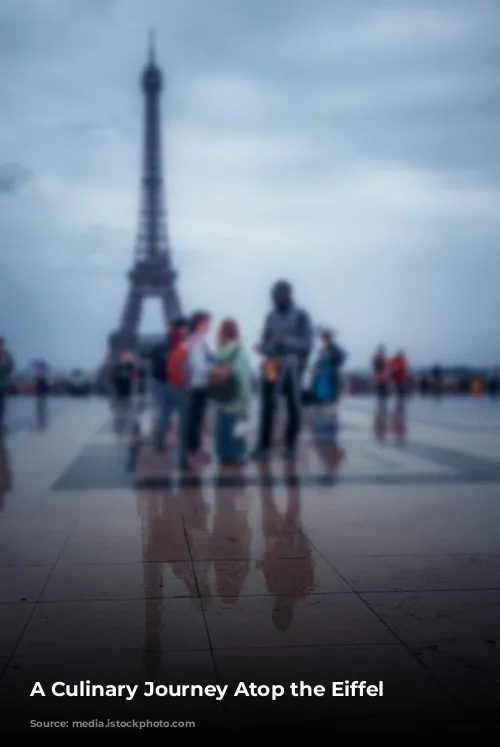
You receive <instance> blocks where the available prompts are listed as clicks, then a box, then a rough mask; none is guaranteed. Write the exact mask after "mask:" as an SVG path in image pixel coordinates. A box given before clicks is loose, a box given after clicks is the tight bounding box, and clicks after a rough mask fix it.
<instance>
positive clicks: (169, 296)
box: [108, 32, 181, 362]
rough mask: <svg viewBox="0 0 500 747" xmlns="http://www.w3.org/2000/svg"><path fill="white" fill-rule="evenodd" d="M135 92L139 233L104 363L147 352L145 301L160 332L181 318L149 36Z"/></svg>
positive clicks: (158, 86)
mask: <svg viewBox="0 0 500 747" xmlns="http://www.w3.org/2000/svg"><path fill="white" fill-rule="evenodd" d="M141 88H142V91H143V94H144V146H143V148H144V150H143V172H142V185H141V186H142V195H141V212H140V219H139V231H138V235H137V243H136V248H135V255H134V264H133V267H132V269H131V271H130V272H129V274H128V278H129V289H128V293H127V297H126V299H125V305H124V307H123V312H122V316H121V320H120V325H119V327H118V330H117V331H116V332H114V333H112V334H111V335H110V337H109V341H108V345H109V357H108V362H111V361H113V360H116V357H117V356H119V355H120V353H121V352H123V351H124V350H130V351H134V352H136V353H141V352H144V350H145V348H146V347H147V340H145V339H142V340H141V339H140V336H139V326H140V321H141V314H142V307H143V304H144V300H145V299H147V298H159V299H160V301H161V305H162V310H163V317H164V321H165V329H166V328H167V326H168V324H169V322H172V321H173V320H174V319H176V318H178V317H180V316H181V304H180V301H179V297H178V294H177V288H176V280H177V273H176V272H175V270H174V268H173V266H172V259H171V256H170V241H169V236H168V231H167V221H166V215H165V208H164V193H163V174H162V152H161V92H162V88H163V76H162V73H161V70H160V68H159V67H158V65H157V64H156V55H155V45H154V36H153V33H152V32H150V44H149V60H148V63H147V65H146V67H145V69H144V71H143V74H142V79H141Z"/></svg>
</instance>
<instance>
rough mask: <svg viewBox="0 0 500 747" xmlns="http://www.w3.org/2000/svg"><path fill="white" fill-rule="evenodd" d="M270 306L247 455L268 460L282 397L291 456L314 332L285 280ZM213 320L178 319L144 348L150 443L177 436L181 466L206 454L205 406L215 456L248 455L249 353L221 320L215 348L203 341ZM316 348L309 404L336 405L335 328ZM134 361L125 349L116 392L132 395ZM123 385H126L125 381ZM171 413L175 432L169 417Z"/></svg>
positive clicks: (227, 459)
mask: <svg viewBox="0 0 500 747" xmlns="http://www.w3.org/2000/svg"><path fill="white" fill-rule="evenodd" d="M272 304H273V308H272V310H271V312H270V313H269V314H268V316H267V318H266V320H265V324H264V329H263V333H262V336H261V340H260V342H259V344H258V345H257V346H256V348H255V351H256V352H257V353H258V354H259V356H260V357H261V359H262V365H261V382H260V384H261V386H260V418H259V428H258V438H257V442H256V444H255V445H254V449H253V451H252V452H251V454H250V456H251V457H252V458H253V459H255V460H257V461H260V462H265V461H267V460H269V459H270V457H271V453H272V450H273V444H274V426H275V419H276V412H277V409H278V403H279V400H280V399H281V398H283V400H284V404H285V408H286V426H285V433H284V444H283V445H284V454H283V456H284V458H285V459H287V460H294V459H295V457H296V452H297V441H298V437H299V433H300V429H301V411H302V406H303V404H305V402H304V398H303V380H304V374H305V371H306V368H307V364H308V361H309V359H310V357H311V353H312V349H313V343H314V330H313V327H312V324H311V320H310V317H309V315H308V314H307V313H306V312H305V311H304V310H302V309H300V308H298V307H297V306H296V304H295V302H294V298H293V290H292V287H291V285H290V284H289V283H288V282H286V281H279V282H277V283H276V284H275V285H274V287H273V289H272ZM211 325H212V319H211V316H210V314H209V313H207V312H204V311H198V312H196V313H195V314H193V315H192V316H191V317H190V318H189V319H178V320H177V321H175V322H174V323H173V324H172V326H171V328H170V329H169V331H168V334H167V336H166V338H165V340H164V341H162V342H161V343H159V344H158V345H157V346H156V347H155V348H154V349H153V350H152V351H151V353H150V356H149V369H150V375H151V379H152V385H153V394H154V400H155V404H156V414H157V417H156V423H155V434H154V438H155V447H156V450H157V451H159V452H161V451H163V450H164V449H165V448H166V446H167V444H168V442H169V441H170V443H171V444H172V442H173V441H174V440H175V437H176V435H177V440H178V443H179V446H180V462H181V467H182V468H183V469H190V470H191V469H194V470H197V469H199V468H200V467H202V466H203V465H204V464H206V463H207V461H208V460H209V459H210V455H209V453H207V452H206V451H205V450H204V448H203V433H204V423H205V416H206V413H207V405H208V404H209V403H210V402H212V403H213V404H214V405H215V409H216V421H215V449H216V454H217V457H218V458H219V460H220V461H221V462H222V463H225V464H232V465H237V464H239V463H241V462H242V461H243V460H244V459H245V458H246V452H247V435H248V432H249V428H248V421H249V408H250V403H251V400H252V396H253V384H254V381H253V371H252V365H251V358H250V354H249V352H248V351H247V349H246V347H245V345H244V344H243V341H242V339H241V333H240V329H239V325H238V323H237V322H236V321H235V320H234V319H225V320H224V321H223V322H222V323H221V324H220V327H219V329H218V332H217V338H216V340H217V341H216V347H215V350H211V349H210V345H209V342H208V337H209V333H210V330H211ZM320 340H321V351H320V353H319V357H318V360H317V362H316V365H315V366H314V374H313V381H312V388H311V392H310V397H309V399H308V401H309V402H314V403H326V402H332V403H333V402H336V401H337V399H338V396H339V393H340V373H339V372H340V368H341V366H342V365H343V363H344V360H345V354H344V352H343V351H342V350H341V349H340V348H339V347H338V345H337V344H336V343H335V341H334V336H333V333H331V332H329V331H321V333H320ZM133 370H134V361H133V359H132V357H131V356H129V355H128V354H125V355H124V356H123V357H122V358H121V359H120V361H119V362H118V363H117V365H116V366H115V369H114V371H113V381H114V383H115V393H116V395H117V397H118V398H119V399H121V400H123V399H124V398H126V397H128V396H129V395H130V391H131V389H130V386H131V384H130V382H131V381H132V377H133ZM127 382H128V383H127ZM175 415H177V422H178V428H177V434H176V432H175V430H174V429H175V418H174V416H175Z"/></svg>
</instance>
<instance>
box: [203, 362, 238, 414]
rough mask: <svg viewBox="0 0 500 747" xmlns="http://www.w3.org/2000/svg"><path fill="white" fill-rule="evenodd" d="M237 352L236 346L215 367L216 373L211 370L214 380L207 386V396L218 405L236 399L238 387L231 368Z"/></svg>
mask: <svg viewBox="0 0 500 747" xmlns="http://www.w3.org/2000/svg"><path fill="white" fill-rule="evenodd" d="M238 353H239V349H238V348H236V350H235V351H234V352H233V354H232V355H231V356H230V357H229V358H228V360H227V361H225V362H224V363H223V364H221V365H220V366H218V367H217V369H216V370H217V371H218V373H217V375H215V371H214V372H212V376H213V377H214V379H215V380H213V381H212V382H211V384H210V386H209V388H208V396H209V397H210V398H211V399H213V400H214V401H215V402H217V403H218V404H220V405H227V404H230V403H231V402H234V401H235V400H237V399H238V396H239V391H240V387H239V383H238V379H237V378H236V376H235V373H234V370H233V363H234V361H235V360H236V357H237V355H238ZM221 374H222V376H221Z"/></svg>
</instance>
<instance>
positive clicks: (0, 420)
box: [0, 389, 5, 431]
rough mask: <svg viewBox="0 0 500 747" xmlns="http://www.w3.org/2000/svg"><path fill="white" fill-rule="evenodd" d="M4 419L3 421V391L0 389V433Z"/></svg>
mask: <svg viewBox="0 0 500 747" xmlns="http://www.w3.org/2000/svg"><path fill="white" fill-rule="evenodd" d="M4 419H5V392H4V390H3V389H0V431H1V430H2V429H3V427H4Z"/></svg>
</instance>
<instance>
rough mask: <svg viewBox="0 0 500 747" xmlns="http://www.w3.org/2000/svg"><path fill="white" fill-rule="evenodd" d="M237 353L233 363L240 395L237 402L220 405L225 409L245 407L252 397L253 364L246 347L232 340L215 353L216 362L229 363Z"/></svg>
mask: <svg viewBox="0 0 500 747" xmlns="http://www.w3.org/2000/svg"><path fill="white" fill-rule="evenodd" d="M233 355H235V358H234V360H233V361H232V363H231V365H232V368H233V371H234V375H235V377H236V380H237V382H238V386H239V391H240V396H239V397H238V399H237V400H236V401H235V402H231V403H229V404H227V405H220V407H221V409H223V410H241V409H245V408H246V407H247V405H248V403H249V402H250V400H251V398H252V366H251V364H250V358H249V356H248V353H247V351H246V350H245V348H244V347H243V346H242V345H240V344H239V343H235V342H230V343H228V344H227V345H224V346H223V347H221V348H219V349H218V350H217V351H216V353H215V355H214V363H215V364H216V365H217V364H218V363H227V362H228V361H229V360H230V359H231V358H232V356H233Z"/></svg>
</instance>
